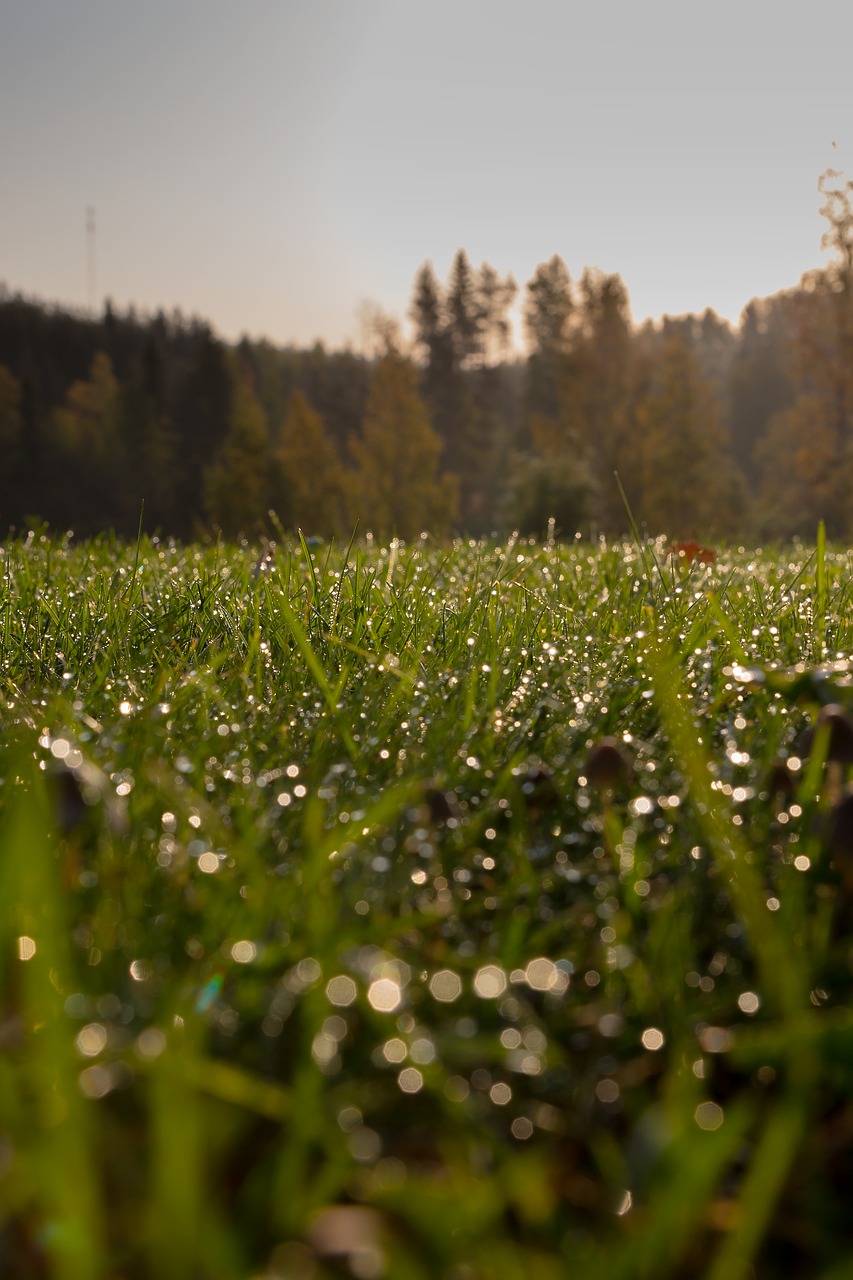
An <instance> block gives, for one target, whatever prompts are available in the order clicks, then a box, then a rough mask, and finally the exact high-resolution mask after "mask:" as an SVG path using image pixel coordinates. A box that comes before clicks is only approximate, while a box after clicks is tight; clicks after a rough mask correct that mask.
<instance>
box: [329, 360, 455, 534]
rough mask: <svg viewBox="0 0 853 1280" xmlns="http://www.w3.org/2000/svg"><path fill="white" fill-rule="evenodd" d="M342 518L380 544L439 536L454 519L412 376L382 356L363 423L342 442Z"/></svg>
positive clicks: (403, 364)
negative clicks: (346, 496) (345, 452)
mask: <svg viewBox="0 0 853 1280" xmlns="http://www.w3.org/2000/svg"><path fill="white" fill-rule="evenodd" d="M350 453H351V455H352V457H353V460H354V463H355V470H354V472H353V473H351V475H350V477H349V488H350V516H351V521H352V522H353V523H354V522H355V521H356V520H357V521H358V523H359V524H360V526H361V527H362V528H363V529H371V530H373V531H374V532H375V533H377V534H379V535H380V536H382V537H386V536H392V535H396V536H397V537H401V538H414V537H417V535H418V534H420V533H421V532H422V531H423V530H424V529H427V530H429V531H430V532H432V533H436V534H441V533H444V532H446V531H447V530H448V528H449V527H450V525H451V523H452V521H453V520H454V519H455V517H456V501H457V499H456V484H455V481H454V479H453V478H452V477H450V476H448V475H446V474H445V475H441V474H440V472H439V459H440V456H441V441H440V440H439V438H438V436H437V435H436V433H435V431H433V429H432V427H431V425H430V421H429V415H428V413H427V409H426V406H425V404H424V402H423V400H422V399H421V397H420V394H419V392H418V382H417V371H416V370H415V368H414V366H413V365H412V364H410V363H409V361H407V360H404V359H403V358H402V356H400V355H398V354H396V353H394V352H389V353H388V354H387V355H386V356H384V357H383V358H382V359H381V360H380V361H379V363H378V365H377V366H376V370H375V373H374V376H373V382H372V384H371V388H370V394H369V396H368V400H367V408H366V411H365V418H364V423H363V426H362V429H361V432H360V434H359V435H357V436H355V437H354V438H353V439H352V440H351V441H350Z"/></svg>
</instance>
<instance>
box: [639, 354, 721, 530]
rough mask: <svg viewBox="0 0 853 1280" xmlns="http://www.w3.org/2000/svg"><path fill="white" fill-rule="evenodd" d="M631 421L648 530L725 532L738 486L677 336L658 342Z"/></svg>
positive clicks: (710, 396)
mask: <svg viewBox="0 0 853 1280" xmlns="http://www.w3.org/2000/svg"><path fill="white" fill-rule="evenodd" d="M637 424H638V428H639V432H640V445H641V450H642V454H641V466H640V475H639V479H640V483H641V486H642V497H641V501H640V503H639V510H640V514H641V515H642V517H643V519H644V521H645V523H646V525H647V527H648V529H649V532H651V533H661V532H663V533H667V534H669V535H670V536H672V537H674V538H679V539H684V538H696V539H697V540H698V541H700V542H703V541H707V539H708V538H709V537H713V536H720V535H725V534H727V533H729V532H731V530H732V528H733V527H734V526H735V524H736V520H737V517H738V515H739V514H740V513H739V511H738V507H739V506H740V504H741V503H742V501H743V496H744V489H743V482H742V480H741V479H740V478H739V474H738V472H737V471H736V469H735V468H734V467H733V465H732V462H731V459H730V457H729V455H728V453H727V449H726V445H727V440H726V436H725V432H724V430H723V427H722V423H721V420H720V410H719V405H718V403H717V399H716V397H715V395H714V391H713V388H712V386H711V385H710V383H709V382H708V381H707V379H705V378H704V377H703V375H702V373H701V370H700V369H699V365H698V362H697V360H696V356H695V354H694V353H693V351H692V350H691V348H690V346H689V345H688V343H687V342H686V340H685V338H684V336H683V335H682V334H681V333H679V332H678V331H675V332H673V333H672V334H670V335H669V336H668V337H667V338H666V339H665V341H664V344H663V348H662V351H661V353H660V358H659V363H658V367H657V370H656V373H655V377H654V379H653V382H652V385H651V387H650V389H649V392H648V394H647V395H646V397H645V399H644V400H643V401H642V403H641V404H640V406H639V408H638V410H637Z"/></svg>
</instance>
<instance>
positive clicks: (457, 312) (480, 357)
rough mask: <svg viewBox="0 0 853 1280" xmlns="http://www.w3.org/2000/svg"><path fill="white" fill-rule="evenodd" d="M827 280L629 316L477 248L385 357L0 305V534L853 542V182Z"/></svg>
mask: <svg viewBox="0 0 853 1280" xmlns="http://www.w3.org/2000/svg"><path fill="white" fill-rule="evenodd" d="M820 187H821V191H822V193H823V197H824V205H823V209H822V213H823V215H824V217H825V218H826V222H827V232H826V236H825V241H824V242H825V247H826V248H828V249H829V250H830V252H831V259H830V261H829V263H828V265H827V266H826V267H824V268H822V269H820V270H817V271H813V272H811V273H809V274H808V275H807V276H805V277H804V278H803V280H802V281H801V283H800V285H799V286H798V287H797V288H795V289H791V290H787V291H785V292H782V293H778V294H775V295H773V296H772V297H769V298H764V299H755V300H753V301H752V302H751V303H750V304H749V305H748V306H747V307H746V308H745V310H744V313H743V315H742V317H741V321H740V324H739V325H738V326H737V327H735V328H733V327H732V326H730V325H729V324H727V323H726V322H724V321H722V320H721V319H720V318H719V317H717V316H716V315H715V314H714V312H713V311H711V310H706V311H705V312H704V313H703V314H702V315H691V316H682V317H677V318H671V317H670V318H665V319H664V320H663V321H662V322H661V323H659V324H652V323H646V324H643V325H641V326H635V325H633V324H632V322H631V316H630V305H629V298H628V293H627V290H626V288H625V285H624V283H623V282H622V280H621V278H620V277H619V276H618V275H615V274H605V273H603V272H601V271H599V270H596V269H592V268H590V269H586V270H584V271H583V272H582V274H581V275H580V277H579V278H578V279H572V277H571V275H570V273H569V271H568V269H567V267H566V265H565V263H564V261H563V260H562V258H560V257H559V256H554V257H552V258H550V259H549V260H548V261H546V262H543V263H541V264H540V265H539V266H538V267H537V268H536V270H535V272H534V274H533V276H532V278H531V279H530V280H529V281H528V282H527V283H526V285H525V286H524V289H523V292H522V295H521V298H520V299H519V300H520V304H521V314H522V317H523V326H524V337H525V345H526V353H525V355H524V356H523V357H519V356H518V355H517V354H515V353H514V352H513V350H512V347H511V323H510V311H511V308H512V307H513V305H514V303H515V302H516V299H517V298H518V294H519V289H518V286H517V285H516V282H515V281H514V280H513V279H512V277H510V276H502V275H501V274H500V273H499V272H498V271H497V270H496V269H495V268H494V267H492V266H491V265H490V264H488V263H483V264H482V265H481V266H480V267H475V266H474V265H473V264H472V263H471V261H470V260H469V257H468V255H467V254H466V252H465V251H464V250H461V249H460V250H459V251H458V253H457V254H456V256H455V258H454V260H453V263H452V265H451V269H450V273H449V275H448V277H447V279H446V280H445V281H441V280H440V279H439V278H438V276H437V274H436V272H435V270H434V268H433V266H432V264H431V263H426V264H424V265H423V266H422V267H421V268H420V270H419V271H418V273H417V275H416V278H415V280H414V282H413V288H412V297H411V305H410V312H409V319H410V321H411V333H412V336H411V338H410V339H409V340H408V341H406V340H404V339H403V337H402V331H401V327H400V325H399V323H397V322H396V321H394V320H393V319H389V318H387V317H384V316H382V315H381V314H379V313H375V314H374V315H373V317H372V322H371V331H372V349H371V351H370V353H369V354H365V353H355V352H353V351H352V350H345V351H328V350H326V349H325V348H324V347H323V346H322V345H321V344H317V345H315V346H314V347H313V348H311V349H306V350H299V349H295V348H279V347H276V346H274V345H273V344H271V343H269V342H265V341H250V340H249V339H245V338H244V339H243V340H241V341H240V342H239V343H237V344H236V345H230V344H227V343H225V342H223V341H221V340H220V339H218V338H217V337H216V335H215V334H214V333H213V331H212V330H211V328H210V326H209V325H207V324H206V323H204V322H203V321H200V320H197V319H187V318H185V317H183V316H182V315H180V314H179V313H176V314H173V315H171V316H166V315H164V314H162V313H159V314H157V315H156V316H154V317H140V316H137V315H136V314H135V313H134V312H133V311H129V312H127V313H125V314H119V313H117V312H116V311H114V310H113V309H112V308H111V307H110V306H109V305H108V306H107V308H106V309H105V312H104V314H103V316H101V317H100V318H98V319H95V318H93V317H92V316H90V315H84V314H73V313H71V312H69V311H67V310H61V309H58V308H55V307H49V306H46V305H44V304H41V303H39V302H36V301H32V300H28V299H26V298H23V297H21V296H20V295H12V294H10V293H9V292H8V291H6V290H0V528H2V529H4V530H5V529H7V528H16V529H21V528H23V527H24V526H26V525H28V524H30V523H31V522H32V521H34V520H40V521H43V522H45V523H46V524H48V525H49V526H51V527H54V528H57V529H65V528H71V529H73V530H74V531H75V533H77V534H79V535H86V534H90V533H94V532H97V531H99V530H103V529H107V528H110V529H114V530H116V531H117V532H118V533H119V534H122V535H125V536H132V535H133V534H134V533H135V532H136V528H137V524H138V521H139V518H140V512H141V510H142V506H143V503H144V520H145V525H146V528H147V529H149V530H150V531H152V532H153V531H155V530H157V531H160V532H161V533H164V534H167V535H174V536H176V537H179V538H191V537H197V536H199V535H203V534H207V533H209V534H212V533H215V532H221V533H222V534H223V535H225V536H227V537H236V536H238V535H241V534H245V535H247V536H251V537H254V536H258V535H259V534H262V533H264V532H267V533H271V532H273V531H274V530H277V529H280V528H281V527H285V528H294V529H295V528H302V529H303V530H304V531H305V532H306V533H308V534H319V535H323V536H337V537H344V536H349V534H351V533H352V530H353V528H354V527H355V526H356V524H358V525H359V527H360V528H361V529H362V531H367V530H372V531H373V532H374V533H375V534H376V535H377V536H381V537H388V536H392V535H396V536H399V537H402V538H413V537H416V536H418V535H419V534H420V532H421V531H423V530H429V531H430V532H431V533H433V534H435V535H444V534H447V533H450V532H458V533H465V534H472V535H481V534H486V533H489V532H492V531H496V532H507V531H509V530H512V529H517V530H519V531H521V532H523V533H534V534H535V533H541V532H542V531H543V530H544V529H545V527H546V525H547V522H548V520H549V519H553V520H554V521H555V523H556V526H557V528H558V530H560V531H561V532H563V533H565V534H567V535H570V534H573V533H574V532H575V531H577V530H579V531H581V532H583V533H585V534H590V533H592V534H594V533H596V532H601V533H606V534H612V535H617V534H621V533H624V532H626V531H627V528H628V515H627V512H626V509H625V506H624V503H623V500H622V497H621V494H620V491H619V486H618V485H617V483H616V481H615V479H614V473H618V474H619V476H620V477H621V481H622V485H623V487H624V490H625V492H626V494H627V497H628V499H629V502H630V505H631V509H632V511H633V514H634V517H635V518H636V519H637V520H638V521H639V522H640V523H641V525H642V526H644V527H645V529H646V530H647V531H648V532H649V533H652V534H656V533H661V532H663V533H667V534H669V535H670V536H672V537H674V538H678V539H687V538H698V539H699V540H701V541H707V540H708V539H712V538H722V539H726V538H755V537H760V538H774V539H784V538H789V537H792V536H795V535H799V534H803V535H806V536H808V535H811V534H812V533H813V531H814V528H815V526H816V524H817V521H818V520H819V519H824V520H825V521H826V524H827V528H828V531H829V532H830V534H832V535H834V536H837V537H843V536H846V535H849V534H850V533H851V532H853V503H851V501H850V496H849V495H850V494H851V490H852V489H853V486H851V478H853V468H851V463H853V182H850V181H845V180H844V179H843V177H842V175H840V174H837V173H834V172H833V171H829V172H827V173H826V174H824V175H823V177H822V178H821V182H820Z"/></svg>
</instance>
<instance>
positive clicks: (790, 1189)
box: [0, 531, 853, 1280]
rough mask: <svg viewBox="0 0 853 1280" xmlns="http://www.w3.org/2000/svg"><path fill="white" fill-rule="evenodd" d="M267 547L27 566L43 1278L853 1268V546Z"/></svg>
mask: <svg viewBox="0 0 853 1280" xmlns="http://www.w3.org/2000/svg"><path fill="white" fill-rule="evenodd" d="M256 551H257V549H250V548H247V547H240V548H229V549H225V548H223V547H205V548H202V547H190V548H186V549H182V548H178V547H175V546H173V545H171V544H167V543H157V542H150V541H148V540H145V539H140V541H139V542H138V544H137V545H136V546H130V547H128V546H124V545H121V544H118V543H116V542H114V541H113V540H111V539H109V538H102V539H98V540H95V541H93V542H89V543H83V544H80V545H75V544H67V543H65V542H63V541H61V540H52V539H50V538H49V537H47V536H46V535H41V534H39V533H38V532H35V533H33V534H32V535H31V536H30V537H29V538H28V539H27V540H26V542H11V543H9V544H8V545H6V547H5V548H4V551H3V555H2V561H0V563H2V568H3V576H4V582H3V586H4V591H3V597H2V615H0V646H2V664H1V665H0V671H2V675H0V698H2V708H3V712H2V714H3V729H4V732H3V735H2V745H0V776H1V777H2V780H3V783H2V788H0V799H2V815H0V997H2V1003H0V1224H2V1225H0V1257H2V1259H3V1263H2V1266H0V1274H3V1275H8V1276H10V1277H18V1276H20V1277H39V1276H50V1277H54V1276H55V1277H59V1278H61V1280H90V1278H91V1280H101V1278H102V1277H109V1278H111V1280H119V1278H121V1280H136V1278H137V1277H139V1278H140V1280H142V1278H143V1277H148V1276H155V1275H156V1276H157V1277H165V1278H167V1280H168V1278H169V1277H174V1278H175V1280H177V1278H178V1277H184V1276H193V1277H210V1278H211V1280H232V1278H233V1280H236V1278H237V1277H239V1278H240V1280H243V1278H244V1277H253V1278H254V1280H261V1277H263V1278H264V1280H322V1278H323V1277H326V1276H335V1275H341V1274H350V1275H354V1276H356V1277H361V1278H362V1280H372V1278H373V1277H383V1276H387V1277H388V1278H389V1280H398V1278H399V1280H409V1278H411V1280H427V1278H428V1280H434V1278H435V1277H447V1280H489V1278H491V1277H494V1278H495V1280H514V1278H515V1277H519V1280H521V1277H530V1276H536V1277H537V1278H538V1277H542V1278H543V1280H549V1278H550V1277H554V1278H555V1280H556V1278H557V1277H563V1276H566V1275H571V1276H572V1277H580V1278H581V1280H585V1278H586V1277H589V1278H590V1280H592V1278H593V1277H601V1276H607V1277H608V1280H618V1278H619V1277H625V1278H626V1280H628V1278H629V1277H638V1278H641V1277H647V1276H648V1277H652V1276H654V1277H656V1278H658V1277H671V1278H673V1280H677V1278H680V1277H694V1276H703V1277H708V1280H723V1277H725V1278H726V1280H736V1278H737V1277H747V1276H757V1277H759V1278H764V1277H776V1276H782V1275H784V1276H786V1277H791V1276H794V1277H798V1276H802V1277H808V1278H809V1280H814V1278H815V1277H817V1278H818V1280H832V1278H834V1277H840V1276H842V1275H846V1274H849V1273H850V1271H851V1269H853V1245H851V1243H850V1237H849V1226H848V1215H849V1209H848V1206H849V1199H850V1194H851V1191H853V1066H851V1062H853V1017H852V1016H851V1014H850V1012H849V1009H848V1004H849V1000H850V990H851V982H853V978H851V967H853V950H852V949H851V944H850V920H851V899H850V882H851V880H853V877H850V876H848V875H847V873H846V869H845V866H844V865H843V859H844V847H843V846H844V839H843V829H842V827H841V825H838V826H837V828H836V830H837V832H840V833H841V834H839V835H837V837H836V839H835V844H834V846H833V850H834V856H831V853H832V852H833V850H831V849H830V839H829V836H828V834H827V833H828V832H829V831H830V829H831V828H830V825H829V823H830V819H831V815H830V814H829V810H830V809H831V808H832V807H833V806H834V805H837V804H838V803H839V800H840V798H841V797H842V796H843V794H844V793H843V786H844V783H845V778H844V777H843V770H844V768H845V766H844V765H843V764H836V763H833V762H829V763H827V762H826V757H827V754H828V753H830V747H831V744H830V742H829V738H828V734H827V732H825V731H822V730H818V732H816V733H815V734H814V736H813V739H812V744H811V749H810V752H808V753H807V752H806V750H805V748H804V745H803V738H802V735H803V732H804V730H806V729H808V728H809V726H811V725H813V724H814V722H815V719H816V716H817V713H818V711H819V709H820V707H821V706H822V705H825V704H828V703H842V704H844V703H845V702H849V700H850V696H851V695H850V684H851V666H850V664H849V660H850V655H851V654H853V629H851V624H850V622H849V621H848V619H849V617H850V590H851V580H853V579H852V577H851V570H853V560H851V558H850V557H849V556H848V555H847V554H846V553H844V552H841V551H839V550H835V549H833V548H831V547H828V546H827V545H826V543H825V538H824V537H823V534H822V531H821V533H820V536H819V539H818V547H817V551H816V552H811V553H810V552H809V551H808V550H807V549H806V548H804V547H802V546H797V547H795V548H793V549H788V550H786V551H764V552H747V551H744V550H743V549H741V550H735V551H732V552H726V553H724V554H721V555H720V557H719V559H718V561H717V562H716V563H715V564H713V565H710V566H701V565H698V564H696V565H693V566H689V567H679V566H678V565H677V564H674V563H673V562H672V561H670V560H669V559H668V558H667V557H666V555H665V550H664V548H663V547H661V546H655V545H651V544H650V545H648V546H642V547H638V546H632V545H621V544H619V545H605V544H603V543H602V544H600V545H596V546H588V545H583V544H581V543H571V544H569V545H563V546H561V545H559V544H558V545H550V544H548V545H545V546H538V545H534V544H528V543H512V542H511V543H509V544H507V545H501V546H495V545H491V544H485V543H457V544H453V545H447V546H443V547H442V546H434V545H432V544H431V543H430V542H429V540H426V539H425V540H422V541H421V542H419V543H417V544H414V545H410V546H403V545H398V544H392V545H391V546H390V547H383V548H378V547H373V546H370V545H365V544H363V543H362V544H354V545H353V546H352V547H350V548H349V549H347V550H344V549H336V548H333V547H326V546H317V547H309V545H308V544H307V543H306V542H304V541H300V542H298V543H293V544H289V545H282V546H280V547H279V548H278V549H277V550H276V553H275V556H274V557H273V558H271V559H267V560H263V559H260V560H256ZM602 739H612V740H613V741H612V742H609V743H608V744H607V746H608V748H609V749H610V751H611V754H610V756H609V757H608V758H609V760H610V769H611V771H610V773H607V774H606V775H604V776H602V775H601V771H600V761H599V763H598V764H597V763H596V755H595V753H596V749H597V744H600V743H601V740H602ZM614 748H615V749H614ZM587 771H588V772H589V777H587ZM839 823H840V819H839Z"/></svg>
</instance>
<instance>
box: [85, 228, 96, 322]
mask: <svg viewBox="0 0 853 1280" xmlns="http://www.w3.org/2000/svg"><path fill="white" fill-rule="evenodd" d="M86 258H87V264H86V265H87V268H88V271H87V274H88V284H89V310H90V311H92V312H94V310H95V206H94V205H91V204H90V205H89V206H88V207H87V209H86Z"/></svg>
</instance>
